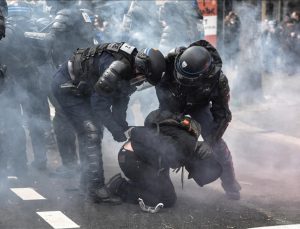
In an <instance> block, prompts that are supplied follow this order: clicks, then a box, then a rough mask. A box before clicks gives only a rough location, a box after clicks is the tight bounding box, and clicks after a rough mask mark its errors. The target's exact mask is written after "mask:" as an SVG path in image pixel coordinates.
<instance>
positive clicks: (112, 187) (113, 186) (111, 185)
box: [106, 173, 125, 196]
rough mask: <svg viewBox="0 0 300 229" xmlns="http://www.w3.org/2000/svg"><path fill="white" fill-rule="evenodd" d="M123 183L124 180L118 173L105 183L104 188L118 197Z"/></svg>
mask: <svg viewBox="0 0 300 229" xmlns="http://www.w3.org/2000/svg"><path fill="white" fill-rule="evenodd" d="M124 181H125V179H124V178H123V177H122V176H121V174H120V173H118V174H116V175H114V176H113V177H112V178H110V179H109V181H108V182H107V183H106V188H107V189H108V191H109V192H110V193H112V194H113V195H117V196H120V187H121V185H122V183H123V182H124Z"/></svg>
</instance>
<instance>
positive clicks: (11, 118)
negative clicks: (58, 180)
mask: <svg viewBox="0 0 300 229" xmlns="http://www.w3.org/2000/svg"><path fill="white" fill-rule="evenodd" d="M6 15H7V3H6V1H5V0H1V1H0V39H2V38H3V37H5V27H6V26H5V16H6ZM1 45H2V42H1ZM6 70H7V67H6V66H5V65H1V66H0V106H1V114H0V189H1V188H2V187H3V186H4V184H5V183H6V176H7V175H8V174H7V168H8V167H7V166H8V164H9V165H10V167H11V168H12V171H10V172H12V173H13V174H14V175H16V176H18V177H20V176H25V175H26V172H27V158H26V136H25V131H24V128H23V126H22V119H21V107H20V104H19V103H18V101H17V99H16V94H15V92H16V91H15V87H14V84H15V82H14V78H12V77H8V76H7V74H6ZM16 142H17V144H16ZM10 174H11V173H10Z"/></svg>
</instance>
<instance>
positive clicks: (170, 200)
mask: <svg viewBox="0 0 300 229" xmlns="http://www.w3.org/2000/svg"><path fill="white" fill-rule="evenodd" d="M118 160H119V165H120V167H121V169H122V171H123V173H124V174H125V176H126V177H127V178H129V181H127V180H125V179H124V178H122V177H120V176H119V177H118V176H117V177H114V178H113V179H112V180H111V181H110V182H108V184H107V185H108V188H109V190H110V191H111V192H113V194H116V195H118V196H120V197H121V198H122V199H123V200H124V201H126V202H131V203H137V201H138V198H141V199H143V201H144V203H145V204H146V205H150V206H156V205H157V204H158V203H163V204H164V206H165V207H171V206H173V205H174V203H175V202H176V193H175V190H174V186H173V184H172V182H171V179H170V175H169V170H166V171H163V172H160V173H158V170H157V169H155V168H151V167H150V166H149V165H148V164H146V163H144V162H141V161H140V160H139V159H138V158H137V157H136V155H135V153H134V152H132V151H129V150H126V149H124V148H122V149H121V150H120V152H119V156H118Z"/></svg>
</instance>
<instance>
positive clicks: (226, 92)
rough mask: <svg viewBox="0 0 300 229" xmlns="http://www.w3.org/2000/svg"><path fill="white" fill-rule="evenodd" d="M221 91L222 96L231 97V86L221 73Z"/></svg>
mask: <svg viewBox="0 0 300 229" xmlns="http://www.w3.org/2000/svg"><path fill="white" fill-rule="evenodd" d="M219 90H220V93H221V95H222V96H229V91H230V88H229V84H228V79H227V77H226V75H225V74H224V73H223V72H221V73H220V77H219Z"/></svg>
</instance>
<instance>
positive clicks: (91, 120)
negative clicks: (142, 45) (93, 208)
mask: <svg viewBox="0 0 300 229" xmlns="http://www.w3.org/2000/svg"><path fill="white" fill-rule="evenodd" d="M164 71H165V62H164V57H163V55H162V54H161V53H160V52H159V51H158V50H154V49H149V48H147V49H143V50H141V51H140V52H138V51H137V49H136V48H135V47H133V46H130V45H128V44H126V43H123V42H122V43H105V44H102V45H98V46H95V47H91V48H87V49H78V50H77V51H76V52H75V54H74V55H73V57H72V58H71V59H69V61H68V62H67V63H65V64H63V65H62V66H61V68H60V69H59V70H58V72H57V73H56V74H55V76H54V79H53V82H52V93H53V95H54V97H55V99H56V100H57V102H58V104H59V109H61V110H62V111H63V112H64V114H65V116H66V117H67V118H68V119H69V120H70V122H71V123H72V125H73V127H74V129H75V130H76V133H77V136H78V142H79V151H80V154H81V155H82V164H83V171H82V174H81V188H82V189H83V190H84V189H85V188H87V197H88V198H91V199H92V200H93V201H95V202H99V201H104V202H113V203H115V202H118V200H117V199H116V198H113V197H111V196H110V195H109V193H108V192H107V190H106V189H105V188H104V174H103V162H102V153H101V148H100V144H101V139H102V132H103V125H104V126H105V127H106V128H107V129H108V130H109V131H110V132H111V133H112V135H113V138H114V139H115V140H116V141H118V142H123V141H125V140H126V139H127V138H126V136H125V131H126V130H127V129H128V124H127V122H126V110H127V105H128V101H129V96H130V95H131V94H132V93H133V92H134V91H135V89H136V88H135V86H133V85H134V84H138V83H142V82H143V81H144V80H145V79H147V81H149V82H150V83H151V84H156V83H157V82H158V81H159V80H160V79H161V76H162V74H163V72H164Z"/></svg>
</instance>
